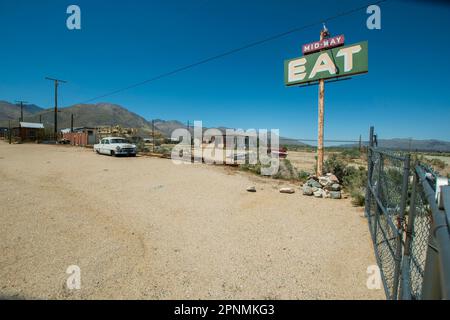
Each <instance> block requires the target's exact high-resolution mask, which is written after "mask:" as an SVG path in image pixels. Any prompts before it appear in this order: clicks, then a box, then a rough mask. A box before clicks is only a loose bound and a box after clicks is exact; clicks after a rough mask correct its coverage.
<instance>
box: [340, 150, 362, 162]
mask: <svg viewBox="0 0 450 320" xmlns="http://www.w3.org/2000/svg"><path fill="white" fill-rule="evenodd" d="M341 156H342V157H343V158H345V159H348V160H353V159H360V158H361V152H360V151H359V149H357V148H352V149H344V150H343V151H342V152H341Z"/></svg>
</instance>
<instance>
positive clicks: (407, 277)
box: [400, 173, 418, 300]
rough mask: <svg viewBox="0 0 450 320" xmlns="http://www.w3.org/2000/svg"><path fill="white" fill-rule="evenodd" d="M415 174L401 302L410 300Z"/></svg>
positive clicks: (407, 231) (414, 215)
mask: <svg viewBox="0 0 450 320" xmlns="http://www.w3.org/2000/svg"><path fill="white" fill-rule="evenodd" d="M417 183H418V181H417V174H415V173H414V175H413V182H412V191H411V198H410V199H411V201H410V204H409V214H408V223H407V230H406V240H405V252H404V254H403V262H402V271H401V272H402V276H401V278H402V283H401V287H400V297H401V299H402V300H411V274H410V270H411V269H410V265H411V246H412V243H413V236H414V235H413V232H414V220H415V218H416V196H417Z"/></svg>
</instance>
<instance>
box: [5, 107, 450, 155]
mask: <svg viewBox="0 0 450 320" xmlns="http://www.w3.org/2000/svg"><path fill="white" fill-rule="evenodd" d="M72 114H73V116H74V127H98V126H113V125H120V126H122V127H125V128H138V129H139V130H138V132H139V133H140V134H142V135H144V136H146V135H147V136H149V135H151V131H152V120H147V119H145V118H143V117H141V116H139V115H138V114H136V113H134V112H131V111H129V110H128V109H126V108H124V107H122V106H120V105H117V104H111V103H97V104H77V105H74V106H71V107H66V108H60V109H59V114H58V127H59V128H70V125H71V115H72ZM23 117H24V121H26V122H39V121H42V123H44V125H45V126H46V127H48V128H53V121H54V112H53V108H51V109H44V108H41V107H39V106H37V105H34V104H27V105H24V107H23ZM19 118H20V106H18V105H16V104H12V103H10V102H7V101H0V127H8V125H9V121H11V122H12V124H11V125H12V126H17V125H18V120H19ZM153 121H154V125H155V131H156V132H159V133H161V134H162V135H164V136H166V137H170V135H171V133H172V132H173V131H174V130H175V129H178V128H186V124H184V123H182V122H180V121H178V120H169V121H166V120H161V119H155V120H153ZM205 129H206V128H205ZM218 129H221V130H223V129H226V128H225V127H221V128H218ZM280 144H290V145H297V146H299V145H300V146H301V145H305V144H304V143H302V142H300V141H298V140H295V139H290V138H285V137H280ZM378 145H379V146H380V147H383V148H387V149H395V150H420V151H440V152H450V142H448V141H440V140H412V139H379V140H378ZM355 146H356V145H343V146H342V147H355Z"/></svg>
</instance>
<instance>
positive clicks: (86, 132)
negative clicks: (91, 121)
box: [61, 127, 97, 147]
mask: <svg viewBox="0 0 450 320" xmlns="http://www.w3.org/2000/svg"><path fill="white" fill-rule="evenodd" d="M61 133H62V138H63V140H65V141H67V142H68V143H69V144H71V145H73V146H81V147H86V146H92V145H94V144H96V143H97V129H96V128H89V127H81V128H74V129H73V132H72V130H71V129H63V130H61Z"/></svg>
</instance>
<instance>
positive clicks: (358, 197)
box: [350, 191, 366, 207]
mask: <svg viewBox="0 0 450 320" xmlns="http://www.w3.org/2000/svg"><path fill="white" fill-rule="evenodd" d="M350 196H351V197H352V201H351V202H352V205H354V206H355V207H364V205H365V201H366V197H365V195H364V193H362V192H361V191H353V192H351V193H350Z"/></svg>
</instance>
